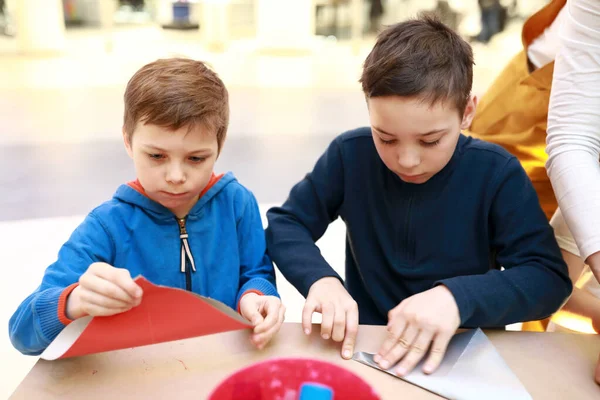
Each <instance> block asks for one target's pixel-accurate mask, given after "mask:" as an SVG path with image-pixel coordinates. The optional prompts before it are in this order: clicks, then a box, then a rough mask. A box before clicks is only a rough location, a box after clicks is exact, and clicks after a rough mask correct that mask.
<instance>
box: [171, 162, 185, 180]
mask: <svg viewBox="0 0 600 400" xmlns="http://www.w3.org/2000/svg"><path fill="white" fill-rule="evenodd" d="M166 180H167V182H169V183H172V184H181V183H184V182H185V180H186V176H185V171H184V170H183V168H182V166H181V165H180V164H179V163H176V162H174V163H171V164H170V165H169V166H168V170H167V176H166Z"/></svg>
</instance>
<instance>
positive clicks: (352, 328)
mask: <svg viewBox="0 0 600 400" xmlns="http://www.w3.org/2000/svg"><path fill="white" fill-rule="evenodd" d="M357 334H358V306H356V303H354V307H351V308H350V310H349V311H348V312H347V313H346V337H345V338H344V343H343V344H342V357H343V358H345V359H347V360H349V359H350V358H352V354H354V344H355V343H356V335H357Z"/></svg>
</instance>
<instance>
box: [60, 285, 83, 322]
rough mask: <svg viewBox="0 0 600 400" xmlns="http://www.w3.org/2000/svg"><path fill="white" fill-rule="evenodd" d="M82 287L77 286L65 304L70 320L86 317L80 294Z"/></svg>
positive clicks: (66, 313)
mask: <svg viewBox="0 0 600 400" xmlns="http://www.w3.org/2000/svg"><path fill="white" fill-rule="evenodd" d="M80 292H81V287H80V286H77V287H76V288H75V289H73V291H72V292H71V293H69V296H68V297H67V301H66V305H65V315H66V317H67V318H69V319H70V320H76V319H78V318H81V317H84V316H85V315H86V314H85V312H83V310H82V308H81V297H80V296H79V294H80Z"/></svg>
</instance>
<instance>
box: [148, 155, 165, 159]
mask: <svg viewBox="0 0 600 400" xmlns="http://www.w3.org/2000/svg"><path fill="white" fill-rule="evenodd" d="M148 157H150V158H151V159H152V160H161V159H163V158H164V156H163V155H162V154H157V153H148Z"/></svg>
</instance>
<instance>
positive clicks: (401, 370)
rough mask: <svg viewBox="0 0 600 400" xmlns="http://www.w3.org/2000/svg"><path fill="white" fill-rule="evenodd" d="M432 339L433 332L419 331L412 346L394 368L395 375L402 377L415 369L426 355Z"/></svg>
mask: <svg viewBox="0 0 600 400" xmlns="http://www.w3.org/2000/svg"><path fill="white" fill-rule="evenodd" d="M432 339H433V332H430V331H421V332H420V333H419V336H417V338H416V339H415V341H414V343H413V344H412V346H410V349H409V351H408V353H407V354H406V355H405V356H404V358H403V359H402V361H401V362H400V364H399V365H398V368H396V373H397V374H398V375H399V376H404V375H406V374H408V373H409V372H410V371H412V370H413V368H415V366H416V365H417V364H418V363H419V361H421V359H422V358H423V357H424V356H425V354H426V353H427V349H429V346H430V345H431V340H432Z"/></svg>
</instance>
